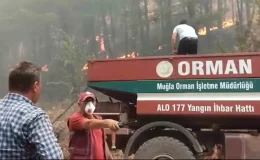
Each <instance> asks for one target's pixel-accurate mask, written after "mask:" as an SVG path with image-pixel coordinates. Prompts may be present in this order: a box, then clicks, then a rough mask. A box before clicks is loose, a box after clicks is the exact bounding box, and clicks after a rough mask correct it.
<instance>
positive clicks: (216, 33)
mask: <svg viewBox="0 0 260 160" xmlns="http://www.w3.org/2000/svg"><path fill="white" fill-rule="evenodd" d="M259 4H260V2H259V0H15V1H12V0H0V66H1V68H0V75H1V77H0V80H1V83H0V88H1V90H0V97H3V96H4V95H5V94H6V92H7V76H8V71H9V69H10V68H11V66H13V65H15V64H16V63H18V62H19V61H22V60H26V61H31V62H33V63H36V64H38V65H41V66H44V65H47V68H48V71H47V72H44V74H43V85H44V90H43V95H42V97H41V101H44V102H53V101H58V102H59V101H64V99H71V98H74V97H75V96H76V95H77V94H78V93H79V90H80V88H82V87H83V86H85V85H86V78H87V77H86V76H87V75H86V70H83V71H82V68H83V66H84V64H85V63H86V61H87V60H89V59H105V58H106V59H110V58H125V57H130V58H134V57H137V56H139V57H141V56H155V55H168V54H170V53H171V34H172V30H173V28H174V27H175V26H176V25H177V24H178V23H179V21H180V20H181V19H183V18H185V19H187V20H189V24H191V25H192V26H193V27H194V28H196V30H197V31H198V34H199V35H200V37H199V53H200V54H204V53H225V52H247V51H249V52H252V51H258V50H259V41H258V37H257V36H256V35H259V33H258V30H260V28H259V21H260V20H259V16H260V10H259ZM106 72H109V71H106Z"/></svg>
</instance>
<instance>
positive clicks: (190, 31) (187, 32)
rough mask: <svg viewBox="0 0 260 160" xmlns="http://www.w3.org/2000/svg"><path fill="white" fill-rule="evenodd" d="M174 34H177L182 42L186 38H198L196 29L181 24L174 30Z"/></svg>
mask: <svg viewBox="0 0 260 160" xmlns="http://www.w3.org/2000/svg"><path fill="white" fill-rule="evenodd" d="M173 33H177V34H178V35H179V37H180V40H182V39H183V38H184V37H191V38H198V36H197V34H196V31H195V29H194V28H192V27H191V26H189V25H187V24H180V25H178V26H176V27H175V28H174V30H173Z"/></svg>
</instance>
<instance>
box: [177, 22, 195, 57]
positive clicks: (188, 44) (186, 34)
mask: <svg viewBox="0 0 260 160" xmlns="http://www.w3.org/2000/svg"><path fill="white" fill-rule="evenodd" d="M177 35H178V36H179V39H180V42H179V46H178V51H177V50H176V39H177ZM172 46H173V54H177V55H186V54H191V55H193V54H197V50H198V36H197V34H196V31H195V29H194V28H193V27H191V26H189V25H188V24H187V20H181V21H180V24H179V25H178V26H176V27H175V28H174V30H173V34H172Z"/></svg>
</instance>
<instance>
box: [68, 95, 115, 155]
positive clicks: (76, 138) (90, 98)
mask: <svg viewBox="0 0 260 160" xmlns="http://www.w3.org/2000/svg"><path fill="white" fill-rule="evenodd" d="M95 105H96V97H95V95H94V94H93V93H90V92H83V93H81V94H80V96H79V99H78V106H79V109H80V110H79V112H77V113H74V114H73V115H72V116H71V117H70V118H69V120H68V127H69V130H70V132H71V135H70V142H69V152H70V159H72V160H74V159H112V156H111V153H110V151H109V148H108V146H107V143H106V140H105V134H104V130H103V128H110V129H111V130H112V131H117V130H118V129H119V126H118V121H115V120H112V119H104V120H102V119H101V117H98V116H96V115H94V114H93V113H94V111H95V108H96V107H95Z"/></svg>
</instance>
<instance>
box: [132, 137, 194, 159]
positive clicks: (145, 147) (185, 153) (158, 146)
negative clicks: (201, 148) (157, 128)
mask: <svg viewBox="0 0 260 160" xmlns="http://www.w3.org/2000/svg"><path fill="white" fill-rule="evenodd" d="M135 159H196V158H195V157H194V155H193V153H192V152H191V150H190V149H189V148H188V147H187V146H186V145H184V144H183V143H182V142H180V141H179V140H176V139H174V138H171V137H155V138H152V139H150V140H148V141H147V142H145V143H144V144H142V145H141V146H140V147H139V149H138V150H137V151H136V153H135Z"/></svg>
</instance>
